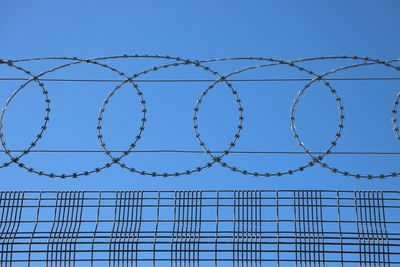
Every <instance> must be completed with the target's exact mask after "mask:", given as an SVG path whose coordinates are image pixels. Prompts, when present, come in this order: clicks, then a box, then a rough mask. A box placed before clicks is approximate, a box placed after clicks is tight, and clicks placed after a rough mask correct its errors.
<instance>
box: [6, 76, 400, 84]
mask: <svg viewBox="0 0 400 267" xmlns="http://www.w3.org/2000/svg"><path fill="white" fill-rule="evenodd" d="M312 79H314V78H268V79H226V80H225V81H229V82H299V81H300V82H301V81H311V80H312ZM29 80H31V78H20V77H0V81H29ZM40 80H41V81H47V82H105V83H117V82H124V81H126V80H121V79H66V78H43V79H40ZM324 80H325V81H392V80H400V77H353V78H327V79H324ZM132 81H134V82H137V83H139V82H143V83H144V82H146V83H163V82H165V83H187V82H215V81H216V80H215V79H214V80H212V79H140V80H135V79H134V80H132Z"/></svg>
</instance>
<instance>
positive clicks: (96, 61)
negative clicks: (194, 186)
mask: <svg viewBox="0 0 400 267" xmlns="http://www.w3.org/2000/svg"><path fill="white" fill-rule="evenodd" d="M121 58H132V59H133V58H147V59H149V58H152V59H163V60H172V63H168V64H164V65H159V66H155V67H152V68H149V69H146V70H144V71H141V72H138V73H136V74H133V75H126V74H125V73H123V72H121V71H119V70H117V69H116V68H114V67H111V66H110V65H109V64H105V63H102V62H101V61H103V60H109V59H121ZM40 60H68V61H70V62H68V63H66V64H62V65H60V66H57V67H54V68H51V69H49V70H47V71H44V72H42V73H40V74H38V75H34V74H32V73H31V72H30V71H28V70H26V69H25V68H22V67H20V66H18V65H16V64H17V63H19V62H30V61H40ZM233 60H247V61H257V62H262V63H261V64H258V65H256V66H251V67H246V68H243V69H240V70H237V71H234V72H231V73H228V74H225V75H221V74H219V73H218V72H216V71H214V70H212V69H211V68H210V67H208V66H206V65H205V64H206V63H211V62H222V61H233ZM318 60H356V61H361V62H362V63H359V62H357V63H356V64H352V65H349V66H342V67H339V68H336V69H334V70H331V71H329V72H325V73H323V74H317V73H315V72H314V71H312V70H309V69H306V68H304V67H302V66H300V65H299V64H300V63H303V62H310V61H318ZM397 61H398V60H391V61H383V60H379V59H371V58H368V57H358V56H327V57H313V58H302V59H298V60H292V61H285V60H278V59H273V58H264V57H237V58H217V59H207V60H190V59H182V58H180V57H171V56H160V55H118V56H108V57H98V58H90V59H81V58H77V57H48V58H27V59H19V60H0V65H7V66H9V67H12V68H14V69H17V70H19V71H22V72H24V73H25V74H27V75H29V76H30V77H31V78H30V79H28V80H27V81H26V82H25V83H24V84H22V85H21V86H20V87H18V88H17V89H16V90H15V91H14V92H13V93H12V94H11V96H10V97H9V98H8V100H7V101H6V104H5V106H4V107H3V109H2V111H1V114H0V143H1V145H2V147H3V148H4V151H5V154H7V155H8V156H9V157H10V161H8V162H5V163H2V164H1V165H0V168H5V167H8V166H10V165H12V164H16V165H17V166H19V167H20V168H23V169H25V170H27V171H28V172H30V173H35V174H37V175H40V176H48V177H51V178H69V177H72V178H77V177H79V176H88V175H90V174H93V173H99V172H101V171H102V170H104V169H106V168H110V167H111V166H113V165H114V164H115V163H116V164H117V165H119V166H120V167H122V168H124V169H127V170H128V171H130V172H132V173H137V174H140V175H146V176H154V177H155V176H160V177H169V176H181V175H190V174H192V173H195V172H200V171H202V170H204V169H206V168H210V167H212V166H213V165H214V164H215V163H216V162H218V163H219V165H221V166H222V167H225V168H228V169H230V170H232V171H235V172H239V173H242V174H244V175H252V176H256V177H258V176H264V177H270V176H282V175H290V174H293V173H295V172H299V171H304V170H305V169H306V168H308V167H311V166H314V165H315V164H319V165H321V166H322V167H323V168H327V169H329V170H331V171H332V172H333V173H340V174H342V175H344V176H352V177H355V178H368V179H372V178H387V177H397V176H399V175H400V172H398V171H393V172H391V173H381V174H360V173H354V172H350V171H344V170H340V169H339V168H336V167H333V166H331V165H329V164H328V163H326V162H325V161H324V159H325V157H326V156H327V155H329V154H331V153H332V152H333V149H334V148H335V147H336V146H337V144H338V141H339V139H340V137H341V136H342V131H343V128H344V118H345V115H344V106H343V104H342V99H341V97H340V96H339V94H338V92H337V89H335V88H333V87H332V86H331V84H330V83H329V82H328V81H327V79H328V78H327V77H328V76H329V75H331V74H335V73H338V72H340V71H343V70H347V69H351V68H358V67H362V66H369V65H383V66H386V67H389V68H392V69H394V70H396V71H400V67H398V66H395V65H393V64H392V63H393V62H397ZM264 62H265V63H264ZM81 63H88V64H93V65H97V66H100V67H102V68H105V69H108V70H110V71H112V72H115V73H117V74H118V75H119V76H121V77H122V78H123V80H122V82H121V83H120V84H118V85H117V86H115V87H114V88H113V89H112V90H111V91H110V93H109V94H108V96H107V98H106V99H105V100H104V102H103V105H102V107H101V108H100V111H99V115H98V118H97V120H98V124H97V133H98V134H97V138H98V139H99V142H100V146H101V147H102V149H103V150H104V153H105V154H106V155H107V156H108V157H109V158H110V159H111V160H110V161H109V162H107V163H105V164H104V165H103V166H100V167H96V168H93V169H91V170H85V171H80V172H71V173H53V172H44V171H41V170H38V169H36V168H33V167H30V166H27V165H26V164H24V163H23V162H22V161H21V158H22V157H23V156H25V155H27V154H29V153H30V151H31V150H32V149H33V148H34V147H36V146H37V144H38V142H39V140H40V139H41V138H42V137H43V135H44V132H45V131H46V129H47V124H48V122H49V120H50V111H51V108H50V98H49V93H48V91H47V89H46V88H45V86H44V83H43V81H41V79H44V78H43V77H44V76H45V75H46V74H49V73H52V72H55V71H57V70H60V69H63V68H67V67H70V66H74V65H78V64H81ZM187 65H192V66H195V67H197V68H200V69H202V70H204V71H205V72H209V73H211V74H213V75H214V76H215V77H216V79H215V80H214V82H212V83H211V84H210V85H209V86H208V87H207V88H206V89H205V90H204V91H203V92H202V93H201V95H200V97H199V99H198V100H197V102H196V105H195V108H194V114H193V128H194V132H195V137H196V138H197V139H198V141H199V145H200V146H201V147H202V149H203V150H204V153H205V154H207V155H209V156H210V157H211V159H212V160H211V161H210V162H207V163H205V164H202V165H200V166H198V167H194V168H191V169H187V170H183V171H182V170H181V171H174V172H157V171H149V170H140V169H137V168H135V167H132V166H128V165H127V164H126V163H124V162H123V161H122V159H123V158H124V157H125V156H127V155H129V154H130V153H131V152H133V151H134V149H135V147H136V146H137V143H138V142H139V140H140V139H141V138H142V134H143V131H144V129H145V123H146V121H147V117H146V115H147V107H146V101H145V98H144V95H143V92H142V91H141V90H140V89H139V86H138V85H137V83H135V80H137V79H138V78H139V77H140V76H143V75H146V74H149V73H151V72H156V71H158V70H161V69H167V68H175V67H179V66H187ZM277 65H285V66H289V67H291V68H294V69H297V70H299V71H301V72H303V73H306V74H308V75H310V76H311V77H312V78H311V79H310V81H308V83H307V84H305V85H304V86H303V87H302V88H301V89H300V90H299V91H298V94H297V96H296V97H295V99H294V101H293V105H292V107H291V116H290V122H291V129H292V131H293V136H294V138H295V139H296V140H297V143H298V145H299V146H300V147H301V149H302V150H303V151H304V153H305V154H307V155H309V156H310V157H311V160H310V161H309V162H308V163H306V164H303V165H302V166H300V167H296V168H292V169H289V170H282V171H279V172H269V171H252V170H246V169H243V168H240V167H238V166H233V165H231V164H229V163H228V162H227V161H226V160H224V158H226V156H227V155H229V153H230V152H231V151H232V149H233V148H234V147H235V146H236V144H237V142H238V140H239V138H240V135H241V132H242V130H243V120H244V116H243V111H244V108H243V105H242V101H241V99H240V97H239V93H238V91H237V90H236V89H234V87H233V85H232V83H231V82H230V80H229V79H230V77H232V76H234V75H236V74H240V73H243V72H246V71H249V70H255V69H262V68H267V67H273V66H277ZM32 81H34V82H35V83H36V84H38V85H39V87H40V88H41V91H42V94H43V96H44V100H45V117H44V119H43V123H42V125H41V127H40V131H39V133H38V134H37V135H36V137H35V139H34V140H33V141H32V142H31V143H30V145H29V146H28V147H27V148H26V149H24V150H23V151H22V152H21V153H20V154H19V155H17V156H13V155H12V154H11V150H10V149H8V147H7V145H6V142H5V140H4V134H3V124H4V123H3V120H4V115H5V113H6V111H7V108H8V107H9V105H10V103H11V102H12V100H13V99H14V97H15V96H16V95H17V94H18V93H20V92H21V91H22V90H23V89H24V88H25V87H26V86H27V85H28V84H29V83H31V82H32ZM221 82H223V83H225V85H226V86H227V87H228V88H229V90H230V92H231V93H232V95H233V97H234V99H235V102H236V106H237V111H238V115H239V116H238V123H237V127H236V132H235V134H234V135H233V138H232V139H231V142H230V143H229V145H228V146H227V148H226V149H225V150H223V152H222V153H220V154H218V155H216V154H215V152H212V151H211V150H209V149H208V148H207V146H206V144H205V141H204V140H203V138H202V137H201V133H200V130H199V125H198V112H199V110H200V107H201V103H202V102H203V100H204V98H205V97H206V96H207V94H208V93H209V92H210V91H211V90H213V88H214V87H215V86H216V85H217V84H219V83H221ZM316 82H323V84H324V85H325V87H326V88H327V89H328V90H329V91H330V93H331V94H332V96H333V97H334V98H335V101H336V103H337V106H338V112H339V113H338V126H337V130H336V133H335V135H334V138H333V140H332V141H331V143H330V145H329V147H328V148H327V149H326V150H325V151H324V152H323V153H321V154H320V155H318V156H314V155H313V154H312V152H310V150H309V149H308V148H307V147H306V145H305V144H304V142H303V141H302V140H301V138H300V135H299V133H298V132H297V130H296V123H295V121H296V117H295V115H296V108H297V105H298V104H299V102H300V99H301V97H302V96H303V95H304V93H305V92H306V90H309V89H310V88H311V87H312V85H314V84H315V83H316ZM125 84H130V85H132V86H133V88H134V90H135V91H136V94H137V95H138V98H139V101H140V105H141V113H142V117H141V122H140V126H139V129H138V132H137V134H136V135H135V136H134V137H133V139H132V141H131V144H130V145H129V148H128V150H126V151H124V152H123V153H121V154H120V155H118V156H114V155H113V154H112V152H111V151H110V150H109V149H108V148H107V144H106V143H105V141H104V138H103V132H102V127H103V115H104V112H105V111H106V108H107V105H108V104H109V102H110V101H111V99H112V97H113V96H114V95H115V94H116V93H117V92H118V91H119V89H120V88H121V87H122V86H124V85H125ZM399 104H400V94H399V95H398V96H397V98H396V100H395V102H394V107H393V110H392V123H393V130H394V132H395V134H396V136H397V139H399V140H400V130H399V127H398V124H397V110H398V105H399Z"/></svg>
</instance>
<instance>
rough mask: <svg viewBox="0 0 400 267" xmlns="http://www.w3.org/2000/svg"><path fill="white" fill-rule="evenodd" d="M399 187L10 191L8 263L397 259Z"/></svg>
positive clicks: (2, 237)
mask: <svg viewBox="0 0 400 267" xmlns="http://www.w3.org/2000/svg"><path fill="white" fill-rule="evenodd" d="M399 208H400V192H395V191H393V192H389V191H287V190H281V191H256V190H253V191H251V190H245V191H243V190H240V191H58V192H57V191H46V192H45V191H43V192H34V191H13V192H11V191H7V192H5V191H4V192H1V193H0V213H1V215H0V216H1V220H0V247H1V254H0V255H1V257H0V264H1V266H226V265H232V266H397V265H399V264H400V255H399V253H400V250H399V246H400V239H399V235H400V229H399V224H400V209H399Z"/></svg>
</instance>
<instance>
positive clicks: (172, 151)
mask: <svg viewBox="0 0 400 267" xmlns="http://www.w3.org/2000/svg"><path fill="white" fill-rule="evenodd" d="M24 151H25V150H23V149H7V150H5V149H1V150H0V152H3V153H5V152H9V153H14V152H15V153H23V152H24ZM108 152H111V153H128V152H129V153H132V154H133V153H188V154H206V152H205V151H204V150H185V149H149V150H134V151H127V150H108ZM29 153H105V151H104V150H95V149H35V150H29ZM210 153H213V154H222V153H224V151H223V150H215V151H210ZM229 154H285V155H307V153H306V152H304V151H256V150H237V151H230V152H229ZM309 154H313V155H323V154H326V152H323V151H310V152H309ZM329 154H333V155H400V152H396V151H394V152H390V151H332V152H330V153H329Z"/></svg>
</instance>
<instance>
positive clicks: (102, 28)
mask: <svg viewBox="0 0 400 267" xmlns="http://www.w3.org/2000/svg"><path fill="white" fill-rule="evenodd" d="M399 9H400V3H399V2H398V1H385V2H382V1H363V2H362V5H360V2H358V1H335V3H333V2H332V3H328V2H323V1H301V2H300V1H279V2H278V1H274V2H273V1H251V2H246V3H245V2H243V1H201V2H195V1H118V2H113V3H111V2H109V1H85V2H82V1H68V2H63V3H62V2H54V1H35V2H26V1H12V2H11V1H9V2H2V3H1V4H0V10H1V14H2V15H1V16H0V34H1V42H0V58H3V59H18V58H29V57H47V56H77V57H81V58H91V57H99V56H108V55H121V54H149V55H152V54H161V55H171V56H179V57H182V58H188V59H192V60H195V59H206V58H220V57H243V56H255V57H259V56H263V57H272V58H277V59H280V58H282V59H286V60H292V59H297V58H305V57H314V56H328V55H359V56H368V57H371V58H380V59H384V60H388V59H395V58H399V52H398V47H399V42H400V37H399V34H398V27H399V25H400V19H399V17H398V10H399ZM170 62H171V61H168V60H148V59H140V60H134V59H132V60H109V61H107V62H105V63H107V64H109V65H110V66H113V67H116V68H118V69H121V70H122V71H124V72H125V73H127V74H130V75H132V74H134V73H137V72H140V71H141V70H143V69H144V68H146V67H150V66H154V65H162V64H166V63H170ZM64 63H65V61H60V60H59V61H56V60H54V61H38V62H33V63H21V64H20V65H21V66H23V67H25V68H27V69H29V70H31V71H32V72H33V73H40V72H42V71H45V70H46V69H48V68H50V67H54V66H57V65H60V64H64ZM353 63H356V62H353V61H351V60H347V61H346V60H331V61H324V62H313V63H305V64H303V66H304V67H307V68H309V69H311V70H314V71H316V72H325V71H329V70H331V69H333V68H337V67H339V66H343V65H348V64H353ZM256 64H259V62H254V61H232V62H219V63H210V64H209V65H208V66H209V67H210V68H212V69H215V70H217V71H218V72H219V73H221V74H226V73H229V72H232V71H234V70H237V69H240V68H243V67H248V66H254V65H256ZM0 76H1V77H6V76H11V77H26V75H25V74H23V73H21V72H18V71H15V70H12V69H11V68H9V67H7V66H0ZM367 76H373V77H398V76H399V73H398V72H397V71H394V70H393V69H390V68H387V67H383V66H368V67H361V68H357V69H351V70H346V71H343V72H339V73H336V74H333V75H332V77H367ZM46 77H47V78H60V77H66V78H77V79H79V78H82V79H85V78H99V79H100V78H106V79H108V78H110V79H119V78H120V77H119V76H118V75H117V74H115V73H113V72H110V71H109V70H105V69H103V68H100V67H99V66H95V65H91V64H79V65H76V66H71V67H68V68H65V69H62V70H59V71H57V72H54V73H51V74H48V75H47V76H46ZM281 77H295V78H298V77H300V78H307V77H309V76H307V75H306V74H304V73H301V72H299V71H297V70H295V69H294V68H291V67H289V66H278V67H268V68H263V69H259V70H254V71H247V72H243V73H241V74H238V75H236V76H235V77H234V78H237V79H240V78H281ZM167 78H177V79H178V78H182V79H190V78H193V79H215V76H213V75H212V74H210V73H207V72H205V71H204V70H201V69H199V68H196V67H195V66H179V67H172V68H168V69H165V70H160V71H158V72H154V73H150V74H148V75H145V76H143V79H167ZM19 84H21V82H14V81H13V82H4V81H2V82H1V83H0V86H1V91H0V101H1V103H5V101H6V99H7V98H8V97H9V96H10V94H11V93H12V91H13V90H15V89H16V88H18V86H19ZM304 84H305V82H287V83H286V82H285V83H283V82H281V83H239V82H237V83H233V86H234V88H235V89H236V90H238V93H239V95H240V97H241V99H242V103H243V108H244V130H243V132H242V136H241V138H240V139H239V141H238V144H237V147H236V148H237V149H238V150H239V149H240V150H271V151H280V150H289V151H292V150H293V151H301V150H300V149H299V147H298V146H297V144H296V142H295V140H294V139H293V137H292V135H293V134H292V132H291V131H290V120H289V117H290V108H291V105H292V102H293V99H294V98H295V97H296V93H297V92H298V91H299V90H300V89H301V88H302V87H303V86H304ZM208 85H209V84H208V83H194V84H191V83H190V84H189V83H185V84H150V83H143V84H139V86H140V89H141V90H142V91H143V93H144V97H145V99H146V101H147V106H148V121H147V123H146V130H145V132H144V133H143V138H142V140H141V141H140V142H139V143H138V147H137V149H175V148H176V149H200V147H199V145H198V142H197V140H196V139H195V136H194V131H193V128H192V124H193V123H192V116H193V108H194V106H195V104H196V100H197V99H198V98H199V96H200V94H201V92H202V91H203V90H205V89H206V88H207V86H208ZM45 86H46V89H47V90H48V91H49V95H50V97H51V100H52V114H51V120H50V122H49V128H48V130H47V131H46V133H45V135H44V137H43V140H41V141H40V142H39V145H38V147H37V148H38V149H99V144H98V140H97V139H96V129H95V127H96V125H97V115H98V110H99V109H100V107H101V104H102V102H103V101H104V99H105V98H106V97H107V94H108V93H109V92H110V91H111V90H112V88H113V87H114V86H116V84H112V83H110V84H100V83H56V82H47V83H45ZM332 86H333V87H334V88H335V89H336V90H337V92H338V95H340V97H341V99H342V101H343V105H344V107H345V115H346V119H345V128H344V132H343V137H342V139H341V140H340V141H339V143H338V146H337V148H336V150H337V151H400V144H399V142H398V141H397V140H396V137H395V134H394V133H393V131H392V129H391V128H392V125H391V121H390V118H391V109H392V105H393V102H394V100H395V97H396V94H397V92H398V91H399V89H400V83H399V81H373V82H371V81H357V82H355V81H336V82H332ZM334 100H335V99H334V98H333V97H332V95H331V94H330V93H329V90H327V88H326V87H324V86H323V85H322V84H315V85H313V87H311V88H310V89H309V90H307V92H306V93H305V95H304V96H303V97H302V99H301V101H300V104H299V107H298V111H297V114H296V115H297V116H298V117H297V118H296V121H297V122H298V125H297V127H298V130H299V132H300V133H301V136H302V138H303V139H304V142H305V143H306V144H307V145H308V146H309V147H310V149H313V150H324V149H326V147H327V145H328V144H329V142H330V140H331V139H332V138H333V136H334V134H335V131H336V127H337V116H338V111H337V105H336V102H335V101H334ZM43 108H44V105H43V98H42V95H41V93H40V90H38V88H37V87H36V86H35V85H34V84H29V85H28V86H27V87H26V88H25V89H24V90H23V91H21V93H20V94H18V96H17V97H16V98H15V101H13V102H12V103H11V104H10V107H9V109H8V110H7V113H6V115H5V118H4V123H5V126H4V129H3V131H4V135H5V139H6V140H7V144H8V146H9V148H21V146H22V147H24V146H26V145H27V144H29V142H30V140H31V139H32V137H33V136H34V134H36V132H37V131H38V129H39V127H40V123H41V119H42V116H43ZM237 115H238V113H237V106H236V104H235V100H234V98H233V97H232V94H231V93H230V91H229V89H228V88H227V87H226V86H224V85H223V84H218V85H217V86H216V87H215V90H213V91H212V92H211V93H210V94H209V95H207V97H206V100H205V102H204V103H203V104H202V106H201V111H200V113H199V126H200V129H201V132H202V135H203V136H204V138H205V139H206V140H207V145H209V147H210V148H213V149H222V150H223V149H225V148H226V145H227V144H228V143H229V141H230V139H231V138H232V136H233V135H234V132H235V129H236V126H237V117H238V116H237ZM139 122H140V105H139V102H138V97H137V95H136V94H134V90H133V88H129V86H124V87H123V88H121V90H120V91H119V92H118V94H116V95H115V97H113V99H112V101H111V102H110V105H109V107H107V110H106V113H105V116H104V135H105V140H106V141H107V144H109V146H110V148H113V149H126V148H127V147H128V145H129V143H130V141H131V139H132V136H134V134H135V133H136V130H137V128H138V126H139ZM7 159H8V158H7V156H5V155H1V156H0V162H4V161H6V160H7ZM398 159H399V156H398V155H390V156H388V155H385V156H382V155H381V156H354V155H352V156H334V155H331V156H329V157H327V158H326V161H327V162H329V163H330V164H332V165H333V166H335V167H337V168H345V169H348V170H354V171H355V172H367V173H370V172H371V173H378V174H379V173H381V172H391V171H395V170H397V171H400V167H398ZM22 160H23V162H24V163H26V164H27V165H30V166H32V167H34V168H37V169H41V170H45V171H49V172H51V171H52V172H68V171H70V172H73V171H81V170H85V169H93V168H95V167H96V166H99V165H101V164H104V163H106V162H107V160H108V158H107V157H106V156H105V155H103V154H72V153H68V154H60V155H56V154H54V153H51V154H50V153H47V154H45V153H40V154H39V153H37V154H32V155H27V156H26V157H24V158H23V159H22ZM209 160H210V159H209V158H208V157H207V156H205V155H187V154H184V155H179V154H157V155H156V154H135V155H130V156H128V157H127V158H126V163H127V165H130V166H133V167H137V168H143V169H146V170H154V171H161V172H162V171H170V172H172V171H175V170H186V169H188V168H193V167H195V166H197V165H201V164H205V163H206V162H207V161H209ZM226 160H227V161H228V162H230V163H232V164H236V165H239V166H242V167H243V168H246V169H255V170H260V171H271V172H272V171H284V170H287V169H289V168H291V169H293V168H295V167H297V166H298V165H300V164H304V163H306V162H308V161H309V158H307V156H305V155H304V156H303V155H300V156H288V155H267V156H265V155H240V156H237V155H230V156H229V157H227V159H226ZM0 179H2V183H1V188H2V189H236V188H241V189H245V188H246V189H282V188H286V189H302V188H307V189H394V188H397V187H396V185H397V183H398V182H397V181H398V179H399V178H390V179H386V180H365V179H363V180H356V179H354V178H351V177H343V176H340V175H334V174H332V173H330V172H329V171H327V170H323V169H321V168H320V167H314V168H312V169H307V170H306V171H304V172H302V173H298V174H294V175H291V176H282V177H271V178H263V177H258V178H256V177H251V176H244V175H242V174H239V173H234V172H232V171H229V170H228V169H224V168H222V167H219V166H215V167H213V168H211V169H207V170H205V171H204V172H201V173H198V174H193V175H190V176H182V177H177V178H152V177H143V176H140V175H137V174H130V173H128V172H126V171H125V170H122V169H120V168H118V167H117V166H114V167H113V168H111V169H108V170H105V171H104V172H102V173H99V174H95V175H91V176H88V177H81V178H79V179H67V180H60V179H50V178H46V177H38V176H36V175H33V174H29V173H27V172H26V171H24V170H22V169H20V168H18V167H16V166H12V167H9V168H7V169H0Z"/></svg>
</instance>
